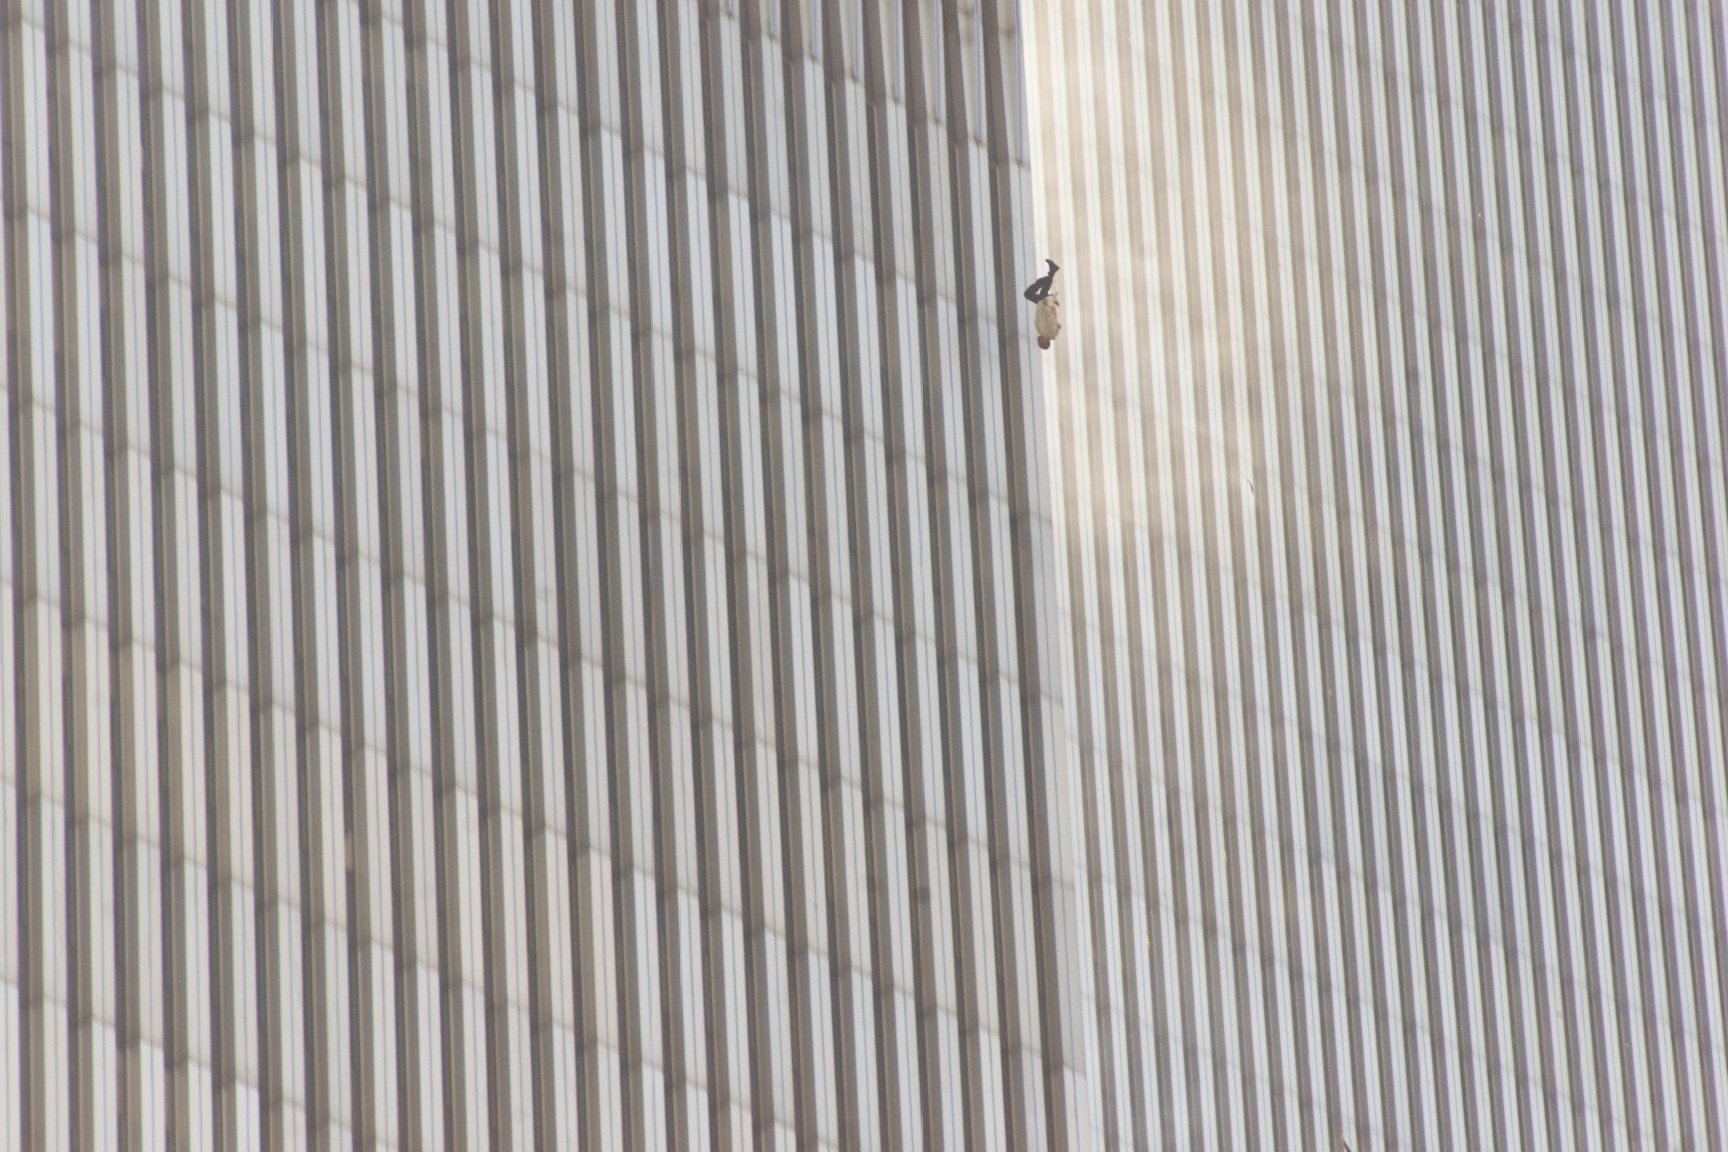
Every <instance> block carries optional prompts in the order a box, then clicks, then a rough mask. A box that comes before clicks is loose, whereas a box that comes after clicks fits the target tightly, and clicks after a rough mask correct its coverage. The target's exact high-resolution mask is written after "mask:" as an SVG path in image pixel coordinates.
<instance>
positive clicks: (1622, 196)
mask: <svg viewBox="0 0 1728 1152" xmlns="http://www.w3.org/2000/svg"><path fill="white" fill-rule="evenodd" d="M1026 24H1027V27H1026V35H1025V37H1024V66H1025V70H1026V75H1027V77H1028V80H1027V91H1028V93H1029V94H1030V109H1029V117H1030V123H1031V138H1032V172H1033V176H1032V185H1031V186H1032V190H1033V191H1032V202H1033V205H1034V217H1035V230H1036V233H1037V237H1038V240H1037V249H1038V251H1037V252H1036V254H1035V255H1036V256H1037V257H1039V258H1042V257H1044V256H1050V257H1052V258H1054V259H1055V260H1056V261H1057V262H1058V263H1060V264H1062V266H1063V270H1062V272H1061V274H1060V275H1059V276H1058V281H1057V285H1058V288H1059V289H1060V290H1061V292H1062V301H1063V312H1064V322H1065V324H1066V330H1065V331H1064V333H1063V335H1062V337H1061V338H1060V339H1059V340H1058V342H1057V344H1056V347H1055V349H1054V350H1053V351H1052V352H1051V353H1049V354H1048V356H1047V358H1046V361H1045V363H1046V368H1045V371H1044V375H1043V380H1044V393H1043V403H1044V407H1045V412H1046V419H1047V427H1048V428H1049V429H1050V431H1051V435H1050V436H1049V438H1048V440H1047V444H1048V447H1049V450H1050V453H1051V461H1052V464H1051V475H1052V478H1053V479H1052V489H1053V493H1054V495H1053V506H1054V508H1055V516H1056V523H1057V537H1058V540H1059V542H1060V545H1059V547H1060V551H1061V565H1060V566H1061V569H1062V575H1063V577H1064V578H1065V583H1066V589H1067V593H1066V604H1067V611H1068V619H1069V622H1070V626H1069V633H1070V635H1071V636H1072V637H1073V642H1074V645H1075V650H1074V661H1073V674H1072V678H1071V679H1070V680H1069V681H1068V682H1067V687H1068V689H1069V690H1070V692H1071V695H1070V697H1069V701H1070V705H1069V712H1068V714H1069V716H1070V717H1071V719H1072V738H1073V742H1074V744H1073V747H1074V750H1075V751H1074V763H1075V764H1076V767H1077V771H1076V774H1075V775H1076V779H1077V782H1078V785H1079V787H1080V790H1081V797H1082V809H1083V828H1084V831H1083V840H1082V843H1083V844H1084V846H1085V850H1084V869H1085V875H1086V878H1087V885H1086V891H1087V908H1086V911H1087V912H1088V913H1089V915H1090V931H1091V934H1092V946H1091V964H1092V971H1091V974H1090V976H1091V988H1092V992H1091V997H1090V1001H1089V1004H1088V1008H1089V1013H1090V1019H1089V1022H1088V1027H1089V1028H1090V1029H1091V1031H1092V1032H1093V1033H1094V1034H1095V1035H1096V1036H1097V1061H1096V1064H1095V1065H1094V1067H1095V1068H1096V1072H1097V1074H1096V1076H1095V1077H1094V1078H1093V1080H1092V1083H1093V1084H1094V1085H1095V1091H1096V1093H1097V1097H1098V1102H1099V1111H1098V1114H1097V1123H1098V1127H1097V1129H1096V1134H1095V1135H1096V1139H1097V1142H1098V1146H1100V1147H1112V1148H1115V1147H1122V1148H1130V1147H1134V1148H1139V1147H1161V1146H1168V1147H1199V1148H1250V1147H1266V1148H1333V1147H1338V1146H1339V1142H1340V1141H1343V1142H1345V1143H1346V1144H1347V1145H1348V1146H1349V1147H1350V1148H1352V1149H1356V1150H1357V1152H1362V1150H1365V1149H1379V1148H1464V1147H1482V1148H1486V1147H1494V1148H1532V1149H1534V1148H1600V1149H1606V1148H1628V1147H1638V1148H1704V1147H1716V1146H1721V1145H1724V1144H1728V1047H1725V1039H1724V1030H1723V1027H1724V1008H1725V1006H1728V1001H1725V999H1724V991H1725V987H1728V935H1725V932H1728V919H1725V918H1724V913H1725V912H1728V880H1725V879H1724V878H1725V877H1728V783H1725V782H1728V749H1725V744H1724V735H1725V727H1728V704H1725V700H1728V692H1725V690H1724V681H1723V678H1722V677H1723V670H1724V668H1725V667H1728V663H1725V662H1728V582H1725V574H1728V568H1725V559H1728V457H1725V456H1724V454H1723V443H1724V441H1723V431H1724V427H1723V410H1724V398H1725V397H1728V368H1725V365H1728V358H1725V352H1724V345H1723V333H1724V332H1725V331H1728V323H1725V321H1728V312H1725V311H1724V308H1725V306H1728V304H1725V297H1724V294H1723V285H1724V275H1725V272H1728V200H1725V193H1728V182H1725V180H1724V176H1723V173H1724V172H1725V171H1728V168H1725V167H1724V164H1723V140H1724V139H1728V136H1725V135H1724V132H1723V123H1724V121H1723V119H1722V116H1723V111H1724V108H1723V92H1724V87H1723V77H1724V68H1725V67H1728V52H1725V44H1728V41H1725V36H1728V21H1725V19H1724V14H1723V9H1722V7H1721V5H1711V4H1702V5H1700V4H1685V3H1652V4H1619V3H1612V2H1608V0H1603V2H1592V0H1547V2H1538V3H1532V4H1512V5H1496V4H1474V3H1465V4H1450V3H1447V4H1437V3H1413V4H1405V3H1376V2H1372V0H1370V2H1354V3H1345V4H1331V5H1323V4H1284V3H1260V2H1258V0H1223V2H1217V0H1203V2H1202V0H1192V2H1190V0H1175V2H1172V3H1156V4H1115V3H1103V2H1098V0H1090V2H1079V3H1061V2H1056V0H1048V2H1046V0H1030V2H1029V3H1028V4H1027V5H1026ZM1040 270H1041V269H1038V268H1036V267H1035V266H1034V264H1033V263H1032V262H1028V264H1027V265H1026V266H1024V267H1023V268H1022V269H1021V270H1020V271H1021V278H1022V281H1025V280H1030V279H1031V277H1032V276H1033V275H1035V274H1036V273H1037V272H1038V271H1040ZM1028 310H1029V308H1028Z"/></svg>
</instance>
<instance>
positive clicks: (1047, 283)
mask: <svg viewBox="0 0 1728 1152" xmlns="http://www.w3.org/2000/svg"><path fill="white" fill-rule="evenodd" d="M1044 263H1045V264H1046V265H1048V266H1049V268H1050V271H1048V272H1046V273H1044V275H1042V276H1040V277H1038V279H1036V280H1034V281H1032V283H1031V284H1029V285H1028V286H1027V288H1026V291H1025V292H1024V293H1022V295H1024V296H1025V297H1026V299H1028V300H1030V301H1032V303H1034V304H1036V305H1038V314H1037V316H1035V317H1034V318H1033V321H1032V328H1033V330H1034V331H1036V332H1037V333H1038V347H1040V348H1048V347H1050V342H1051V341H1052V340H1054V339H1056V333H1058V332H1060V331H1062V301H1060V300H1058V299H1057V298H1056V289H1055V288H1054V284H1055V282H1056V273H1057V272H1059V271H1061V269H1060V268H1059V267H1058V266H1057V264H1056V261H1054V260H1048V259H1047V260H1045V261H1044Z"/></svg>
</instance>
